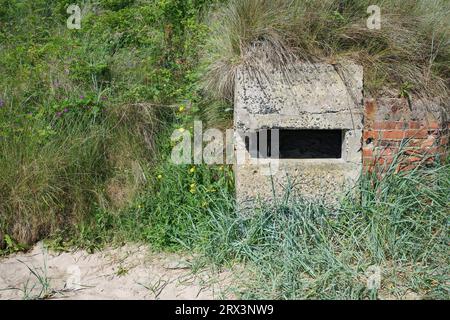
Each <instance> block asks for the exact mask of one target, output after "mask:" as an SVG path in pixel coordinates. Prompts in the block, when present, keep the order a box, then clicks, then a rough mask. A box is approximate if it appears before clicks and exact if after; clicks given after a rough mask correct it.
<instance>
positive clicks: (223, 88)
mask: <svg viewBox="0 0 450 320" xmlns="http://www.w3.org/2000/svg"><path fill="white" fill-rule="evenodd" d="M372 4H373V3H372V2H371V1H366V0H361V1H353V0H321V1H304V0H230V1H228V2H226V3H225V4H224V5H222V6H220V7H218V8H216V9H215V10H212V12H211V14H210V16H209V20H208V22H209V25H210V28H211V35H210V37H209V38H208V43H207V45H206V48H205V52H204V59H203V65H204V68H205V76H204V83H203V86H204V88H206V89H207V90H208V91H209V92H211V94H212V95H213V96H215V97H216V98H225V99H228V100H230V101H232V99H233V90H234V79H235V76H236V71H237V69H238V68H239V67H240V66H245V67H247V68H250V69H251V70H254V71H255V72H256V73H257V74H258V73H261V72H264V64H265V63H267V62H269V63H272V64H274V65H276V66H278V67H280V68H281V69H286V68H287V67H288V66H289V64H291V63H292V62H293V61H295V60H302V61H326V62H330V63H333V64H336V65H338V64H339V61H340V60H341V59H352V60H354V61H356V62H358V63H360V64H362V65H363V66H364V69H365V70H364V71H365V90H366V92H367V93H370V94H372V95H377V94H380V93H383V94H393V95H397V94H399V90H400V89H401V88H408V90H410V91H411V93H414V94H416V95H422V96H423V95H425V96H429V97H441V98H446V97H448V85H449V82H448V79H449V75H450V73H449V71H450V69H449V65H450V63H449V61H450V45H449V41H448V39H449V33H450V25H449V20H448V18H447V17H448V15H449V14H450V3H449V2H448V1H445V0H432V1H430V0H406V1H405V0H384V1H378V2H377V5H378V6H379V7H380V9H381V29H379V30H372V29H369V28H368V27H367V18H368V17H369V14H368V13H367V8H368V7H369V6H370V5H372Z"/></svg>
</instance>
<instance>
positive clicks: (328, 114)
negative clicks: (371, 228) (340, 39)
mask: <svg viewBox="0 0 450 320" xmlns="http://www.w3.org/2000/svg"><path fill="white" fill-rule="evenodd" d="M234 106H235V107H234V129H235V131H236V134H237V135H238V136H241V137H244V138H245V137H246V136H247V135H249V136H251V135H252V134H254V133H255V132H256V133H258V132H262V131H261V130H265V129H268V130H274V129H278V130H280V131H279V141H280V157H279V159H276V160H277V166H276V170H275V171H272V170H271V171H270V173H271V174H269V175H268V172H269V170H268V166H269V164H268V163H267V162H264V161H259V162H258V160H259V159H257V158H258V156H259V155H258V153H257V154H256V156H255V154H254V153H253V154H252V152H249V148H248V145H246V143H245V141H244V142H242V143H237V144H236V145H235V152H236V154H243V155H245V157H244V161H238V162H237V164H236V165H235V175H236V196H237V201H238V203H239V204H241V205H242V204H244V203H247V202H249V203H250V202H252V201H253V200H255V199H257V198H260V199H261V200H270V199H272V198H273V197H274V196H275V197H281V196H283V195H284V194H285V193H286V191H287V189H288V188H289V190H290V192H291V194H292V195H294V196H300V197H303V198H306V199H319V198H320V199H322V200H324V201H327V202H330V203H334V202H336V200H337V199H338V198H339V197H340V196H341V195H342V194H343V192H344V191H346V190H349V189H350V188H352V187H353V186H354V184H355V182H356V180H357V179H358V177H359V175H360V174H361V172H362V169H363V168H365V169H367V170H373V169H374V168H383V166H384V168H386V167H387V166H389V165H390V164H391V163H392V162H393V161H394V159H395V157H397V156H398V155H399V154H401V157H399V159H400V160H399V161H398V163H397V168H396V170H397V171H399V170H408V169H410V168H413V167H414V166H416V165H418V164H431V163H434V162H436V161H441V162H443V161H444V160H445V159H446V157H447V154H448V140H449V130H448V119H447V111H446V109H445V108H443V107H442V106H441V105H439V104H437V103H434V102H429V101H428V102H427V101H424V100H418V101H413V102H412V103H408V100H407V99H392V98H380V99H377V100H373V99H364V97H363V68H362V67H361V66H359V65H356V64H353V63H350V62H349V63H346V64H341V65H340V66H339V68H335V66H334V65H330V64H325V63H317V64H310V63H298V64H295V65H293V66H292V67H291V69H290V70H284V71H283V72H282V71H280V70H278V69H276V68H273V67H270V66H267V67H266V69H265V72H264V73H263V74H261V73H258V72H255V71H252V70H247V69H245V68H241V69H240V70H239V71H238V74H237V79H236V88H235V101H234ZM261 134H262V133H261ZM257 135H258V134H257ZM266 135H267V133H266ZM283 137H284V138H283ZM315 137H316V138H315ZM333 143H334V145H333ZM283 144H284V145H283ZM286 144H288V145H290V148H286ZM336 144H339V150H336ZM314 148H316V149H317V148H322V149H321V150H319V152H317V150H312V149H314ZM327 148H328V149H330V150H332V151H330V152H327V150H326V149H327ZM311 150H312V151H311ZM333 152H334V153H333ZM327 155H332V156H330V157H328V156H327ZM255 158H256V159H255ZM268 158H270V157H268ZM272 164H273V163H271V165H272Z"/></svg>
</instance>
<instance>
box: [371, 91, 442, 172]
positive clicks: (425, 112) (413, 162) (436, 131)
mask: <svg viewBox="0 0 450 320" xmlns="http://www.w3.org/2000/svg"><path fill="white" fill-rule="evenodd" d="M448 144H449V130H448V121H447V119H446V114H445V111H444V110H443V109H442V108H440V107H438V106H436V105H427V104H425V103H422V102H418V103H415V104H412V105H410V104H409V103H408V101H407V100H406V99H378V100H373V99H369V100H366V101H365V114H364V129H363V141H362V154H363V166H364V167H365V168H366V169H369V170H372V169H373V168H375V167H377V168H382V169H383V168H388V167H389V166H390V165H391V164H392V163H393V162H394V160H396V161H395V168H396V170H408V169H411V168H414V167H415V166H417V165H419V164H421V165H422V164H425V165H426V164H430V163H433V162H435V161H445V159H446V157H447V152H448Z"/></svg>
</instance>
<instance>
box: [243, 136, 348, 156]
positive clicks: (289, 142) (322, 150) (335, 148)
mask: <svg viewBox="0 0 450 320" xmlns="http://www.w3.org/2000/svg"><path fill="white" fill-rule="evenodd" d="M278 134H279V158H280V159H330V158H331V159H340V158H341V157H342V138H343V134H344V132H343V130H309V129H308V130H302V129H298V130H293V129H278ZM253 137H256V141H257V142H256V145H255V144H254V147H252V148H250V145H251V143H250V137H246V140H245V147H246V148H247V151H249V152H250V155H251V156H252V157H253V158H256V157H259V158H266V157H271V156H272V154H274V152H275V151H274V149H272V147H275V146H272V141H271V139H272V137H274V136H273V135H272V133H271V130H262V131H261V132H257V133H256V134H254V135H253ZM263 140H266V141H267V142H266V143H264V141H263ZM255 146H257V149H256V148H255ZM265 146H267V151H265V150H264V149H265Z"/></svg>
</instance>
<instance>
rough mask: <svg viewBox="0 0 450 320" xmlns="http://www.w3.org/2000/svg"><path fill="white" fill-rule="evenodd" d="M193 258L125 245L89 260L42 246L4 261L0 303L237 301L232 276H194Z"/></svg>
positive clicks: (225, 273) (79, 254)
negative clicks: (231, 291) (51, 250)
mask: <svg viewBox="0 0 450 320" xmlns="http://www.w3.org/2000/svg"><path fill="white" fill-rule="evenodd" d="M190 265H191V264H190V258H189V257H186V256H182V255H178V254H167V253H152V252H150V251H149V250H148V247H144V246H137V245H126V246H124V247H121V248H115V249H113V248H110V249H106V250H103V251H101V252H97V253H93V254H89V253H87V252H86V251H74V252H64V253H54V252H49V251H48V250H47V249H45V247H44V245H43V244H42V243H39V244H37V245H36V246H35V247H34V248H33V250H31V251H30V252H27V253H18V254H14V255H10V256H7V257H4V258H1V259H0V299H33V298H34V299H36V298H41V299H42V298H46V299H223V298H233V296H232V294H231V293H230V290H229V287H230V284H231V282H232V279H231V277H232V273H231V272H230V271H222V272H220V273H219V272H213V271H212V270H202V271H200V272H196V273H195V274H194V273H193V272H192V269H191V267H190Z"/></svg>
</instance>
